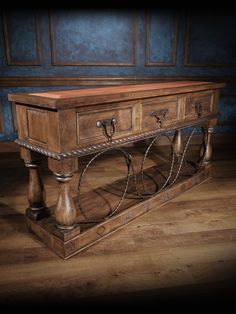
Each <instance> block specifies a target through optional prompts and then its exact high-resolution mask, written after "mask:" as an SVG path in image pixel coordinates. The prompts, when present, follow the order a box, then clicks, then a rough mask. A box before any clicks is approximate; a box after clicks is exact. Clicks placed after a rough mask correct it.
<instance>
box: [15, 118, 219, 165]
mask: <svg viewBox="0 0 236 314" xmlns="http://www.w3.org/2000/svg"><path fill="white" fill-rule="evenodd" d="M215 118H217V114H212V115H209V116H208V117H205V118H201V119H198V121H195V122H193V121H192V122H191V121H188V122H185V123H179V125H178V126H172V127H169V128H160V129H155V130H153V131H149V132H144V133H140V134H137V135H131V136H128V137H124V138H121V139H114V140H112V141H109V142H105V143H101V144H96V145H91V146H88V147H85V148H80V149H75V150H72V151H69V152H65V153H56V152H52V151H50V150H47V149H44V148H41V147H37V146H35V145H32V144H30V143H29V142H28V141H27V140H21V139H16V140H15V143H16V144H18V145H19V146H22V147H25V148H28V149H30V150H33V151H35V152H37V153H40V154H42V155H45V156H47V157H50V158H53V159H56V160H62V159H65V158H73V157H81V156H85V155H90V154H93V153H96V152H99V151H102V150H106V149H109V148H113V147H117V146H120V145H123V144H129V143H134V142H136V141H140V140H144V139H147V138H151V137H154V136H155V135H157V134H159V133H164V132H169V131H172V130H178V129H181V128H187V127H191V126H198V125H199V126H200V125H202V124H203V123H204V122H206V121H208V120H211V119H215Z"/></svg>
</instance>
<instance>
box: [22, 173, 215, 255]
mask: <svg viewBox="0 0 236 314" xmlns="http://www.w3.org/2000/svg"><path fill="white" fill-rule="evenodd" d="M209 178H210V167H207V168H203V169H202V170H201V171H199V172H198V173H197V174H195V175H193V176H192V177H190V178H188V179H185V180H183V181H181V182H180V183H177V184H176V185H174V186H172V187H170V188H169V189H168V190H165V191H163V192H161V193H159V194H157V195H156V196H153V197H152V198H149V199H147V200H141V201H140V200H139V202H138V203H136V204H135V205H132V206H130V207H128V208H125V209H123V210H121V211H119V212H118V213H117V214H115V215H114V216H112V217H111V218H109V219H107V220H105V221H103V222H101V223H96V224H95V223H90V224H89V223H80V224H79V225H80V228H77V229H76V228H75V229H73V230H71V231H67V233H65V234H64V236H62V235H61V234H58V230H57V228H56V226H55V219H54V217H53V216H51V217H48V218H43V219H42V220H39V221H34V220H32V218H31V217H28V216H27V224H28V227H29V229H30V230H31V231H32V232H33V233H35V234H36V235H37V236H38V237H39V238H40V239H41V240H42V241H43V242H44V243H45V244H46V245H47V246H48V247H50V248H51V249H52V250H53V251H54V252H55V253H57V254H58V255H59V256H60V257H62V258H64V259H68V258H70V257H71V256H73V255H75V254H76V253H78V252H80V251H81V250H83V249H85V248H87V247H88V246H89V245H91V244H94V243H95V242H97V241H99V240H101V239H102V238H104V237H105V236H107V235H109V234H110V233H112V232H114V231H115V230H117V229H119V228H121V227H122V226H124V225H126V224H128V223H129V222H131V221H132V220H133V219H135V218H137V217H139V216H141V215H143V214H145V213H147V212H149V211H151V210H152V209H156V208H157V207H159V206H160V205H163V204H164V203H166V202H167V201H169V200H171V199H172V198H174V197H176V196H178V195H180V194H182V193H183V192H184V191H187V190H188V189H190V188H192V187H193V186H196V185H198V184H200V183H202V182H204V181H207V180H208V179H209Z"/></svg>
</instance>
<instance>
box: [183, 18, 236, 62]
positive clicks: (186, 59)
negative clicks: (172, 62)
mask: <svg viewBox="0 0 236 314" xmlns="http://www.w3.org/2000/svg"><path fill="white" fill-rule="evenodd" d="M190 19H191V18H190V16H189V15H186V16H185V21H186V23H185V39H184V66H186V67H202V68H212V67H215V68H222V67H232V66H234V67H236V63H232V64H229V63H215V62H211V63H202V62H195V63H193V62H191V61H190V60H189V59H190V39H191V29H190ZM199 23H201V20H200V21H199ZM205 31H206V32H207V29H206V30H205ZM227 35H228V34H227ZM227 35H226V37H227ZM228 36H229V38H230V35H228ZM209 44H210V39H209ZM220 44H222V43H220ZM207 49H208V50H209V47H207Z"/></svg>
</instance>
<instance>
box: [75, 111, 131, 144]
mask: <svg viewBox="0 0 236 314" xmlns="http://www.w3.org/2000/svg"><path fill="white" fill-rule="evenodd" d="M134 130H135V106H134V105H128V106H127V105H126V106H124V107H122V108H119V109H110V110H101V111H96V112H95V111H94V112H88V113H86V114H81V113H77V138H78V144H83V143H86V144H88V143H90V144H92V143H100V142H106V141H108V140H109V136H111V137H112V139H116V138H119V137H123V136H126V135H130V134H132V132H134ZM110 139H111V138H110Z"/></svg>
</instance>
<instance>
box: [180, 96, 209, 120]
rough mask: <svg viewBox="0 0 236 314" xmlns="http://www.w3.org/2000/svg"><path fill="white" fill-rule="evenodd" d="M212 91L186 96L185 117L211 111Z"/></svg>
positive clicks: (199, 115) (197, 115) (195, 116)
mask: <svg viewBox="0 0 236 314" xmlns="http://www.w3.org/2000/svg"><path fill="white" fill-rule="evenodd" d="M212 100H213V92H209V91H207V92H200V93H192V94H189V95H188V96H187V97H186V103H185V118H187V119H189V118H192V119H195V118H201V117H203V116H207V115H209V114H211V113H212Z"/></svg>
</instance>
